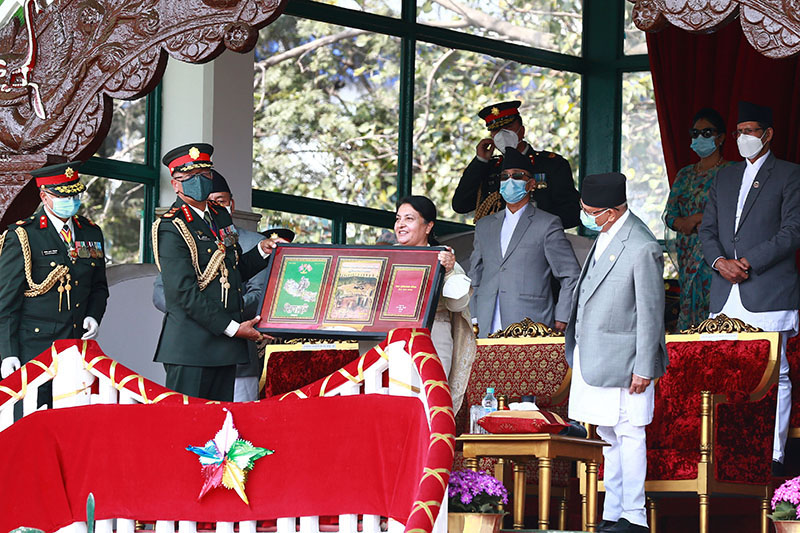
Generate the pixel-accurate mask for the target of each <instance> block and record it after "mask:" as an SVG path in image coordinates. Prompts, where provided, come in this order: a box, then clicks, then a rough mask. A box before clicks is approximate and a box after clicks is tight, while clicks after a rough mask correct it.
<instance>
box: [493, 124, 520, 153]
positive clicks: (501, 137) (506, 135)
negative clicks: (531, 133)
mask: <svg viewBox="0 0 800 533" xmlns="http://www.w3.org/2000/svg"><path fill="white" fill-rule="evenodd" d="M518 144H519V135H517V133H516V132H514V131H511V130H506V129H502V130H500V131H498V132H497V133H496V134H495V135H494V145H495V146H496V147H497V149H498V150H500V151H501V152H502V153H506V150H507V149H508V148H516V147H517V145H518Z"/></svg>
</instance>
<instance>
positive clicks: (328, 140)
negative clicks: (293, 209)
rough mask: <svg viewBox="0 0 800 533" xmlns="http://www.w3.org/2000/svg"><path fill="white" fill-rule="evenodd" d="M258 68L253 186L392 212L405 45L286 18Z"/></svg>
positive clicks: (273, 30)
mask: <svg viewBox="0 0 800 533" xmlns="http://www.w3.org/2000/svg"><path fill="white" fill-rule="evenodd" d="M255 62H256V63H255V67H256V68H255V85H254V87H255V103H254V105H255V115H254V124H253V126H254V136H255V138H254V142H253V180H254V183H253V186H254V187H255V188H258V189H262V190H265V191H275V192H282V193H287V194H292V195H297V196H304V197H307V198H317V199H324V200H329V201H333V202H341V203H347V204H351V205H357V206H362V207H373V208H377V209H394V203H395V201H396V198H395V196H396V190H397V150H398V141H397V132H398V117H397V109H398V105H399V70H400V40H399V39H398V38H395V37H390V36H387V35H380V34H376V33H371V32H367V31H364V30H360V29H355V28H345V27H342V26H335V25H332V24H327V23H323V22H317V21H313V20H308V19H301V18H297V17H292V16H288V15H284V16H282V17H280V18H279V19H277V20H276V21H275V22H273V23H272V24H271V25H269V26H268V27H267V28H265V29H263V30H262V31H261V36H260V39H259V43H258V45H257V46H256V51H255Z"/></svg>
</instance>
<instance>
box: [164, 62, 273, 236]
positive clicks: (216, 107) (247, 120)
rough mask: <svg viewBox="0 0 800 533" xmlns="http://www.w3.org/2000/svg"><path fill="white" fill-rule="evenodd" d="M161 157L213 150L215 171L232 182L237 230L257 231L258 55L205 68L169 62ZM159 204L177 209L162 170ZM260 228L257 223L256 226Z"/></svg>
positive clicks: (166, 174) (230, 183) (166, 175)
mask: <svg viewBox="0 0 800 533" xmlns="http://www.w3.org/2000/svg"><path fill="white" fill-rule="evenodd" d="M162 95H163V100H162V101H163V114H162V116H163V122H162V125H161V151H162V156H163V154H164V153H166V152H168V151H169V150H171V149H173V148H174V147H176V146H179V145H181V144H186V143H191V142H207V143H210V144H212V145H213V146H214V156H213V160H214V167H215V168H216V169H217V170H218V171H219V172H221V173H222V175H223V176H225V178H226V179H227V180H228V184H229V185H230V188H231V191H232V192H233V196H234V198H235V200H236V209H237V211H239V212H240V213H241V214H242V215H243V216H242V217H235V218H237V220H236V223H237V225H242V226H244V227H246V228H248V229H255V225H254V220H253V217H252V216H248V215H250V213H249V212H250V210H251V208H252V201H251V190H252V182H253V53H252V52H250V53H248V54H237V53H234V52H231V51H226V52H224V53H223V54H222V55H220V56H219V57H218V58H217V59H215V60H214V61H211V62H210V63H206V64H203V65H194V64H190V63H183V62H181V61H177V60H175V59H172V58H170V59H169V62H168V63H167V69H166V72H165V73H164V80H163V92H162ZM159 199H160V200H159V202H160V205H161V206H162V207H164V206H168V205H170V204H172V202H173V201H174V200H175V193H174V192H173V191H172V186H171V185H170V176H169V172H168V171H167V168H166V167H164V166H162V167H161V187H160V194H159ZM257 223H258V220H257V218H256V219H255V224H257Z"/></svg>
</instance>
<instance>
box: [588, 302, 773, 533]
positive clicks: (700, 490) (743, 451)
mask: <svg viewBox="0 0 800 533" xmlns="http://www.w3.org/2000/svg"><path fill="white" fill-rule="evenodd" d="M725 320H726V321H728V322H726V324H728V325H727V326H726V329H727V331H728V332H729V333H719V332H720V331H725V330H724V329H720V326H719V323H718V322H714V321H710V320H708V321H704V322H703V323H702V324H701V326H700V327H702V328H704V330H707V329H708V328H709V327H711V331H715V332H716V334H706V333H704V334H699V333H694V334H680V335H667V351H668V353H669V367H668V368H667V373H666V374H665V375H664V376H663V377H662V378H661V379H660V380H659V381H658V382H657V384H656V390H655V416H654V419H653V422H652V423H651V424H650V425H649V426H648V427H647V481H646V482H645V490H646V492H647V496H648V508H649V511H650V519H649V521H650V526H651V531H653V533H656V532H657V530H658V517H657V498H658V497H660V496H666V495H669V494H676V493H684V494H685V493H693V494H697V495H698V497H699V506H700V507H699V513H700V520H699V521H700V524H699V531H700V533H707V531H708V527H709V523H708V520H709V505H710V497H711V496H714V495H721V494H732V495H741V496H753V497H756V498H760V499H761V510H762V515H761V531H762V533H766V531H767V527H768V523H767V512H768V509H769V497H770V482H771V460H772V440H773V432H774V427H775V403H776V398H777V378H778V367H779V365H778V334H777V333H732V332H730V331H731V327H730V324H729V323H730V320H729V319H727V318H726V319H725ZM715 324H716V325H715ZM740 324H741V323H740ZM600 490H603V487H602V485H601V487H600ZM582 492H583V493H584V494H585V491H582Z"/></svg>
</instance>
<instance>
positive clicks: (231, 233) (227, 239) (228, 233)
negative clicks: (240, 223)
mask: <svg viewBox="0 0 800 533" xmlns="http://www.w3.org/2000/svg"><path fill="white" fill-rule="evenodd" d="M219 238H220V239H221V240H222V242H223V243H224V244H225V246H233V245H234V244H236V243H237V242H239V232H238V231H237V230H236V226H234V225H233V224H231V225H230V226H226V227H224V228H221V229H220V230H219Z"/></svg>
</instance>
